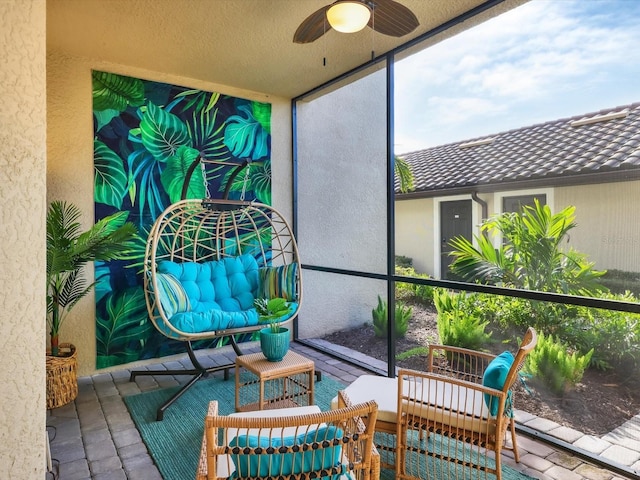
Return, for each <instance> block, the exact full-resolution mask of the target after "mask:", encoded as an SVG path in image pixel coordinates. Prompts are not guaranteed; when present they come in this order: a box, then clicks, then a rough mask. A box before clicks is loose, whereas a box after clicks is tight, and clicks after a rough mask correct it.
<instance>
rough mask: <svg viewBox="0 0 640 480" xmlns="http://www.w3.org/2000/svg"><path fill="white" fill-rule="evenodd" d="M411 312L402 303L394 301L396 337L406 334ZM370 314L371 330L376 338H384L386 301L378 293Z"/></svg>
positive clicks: (386, 317) (386, 315) (385, 331)
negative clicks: (376, 303)
mask: <svg viewBox="0 0 640 480" xmlns="http://www.w3.org/2000/svg"><path fill="white" fill-rule="evenodd" d="M412 314H413V309H412V308H411V307H408V306H406V305H404V304H402V303H399V302H398V303H396V314H395V333H396V337H404V336H405V335H406V334H407V330H408V328H409V320H410V319H411V315H412ZM371 316H372V317H373V332H374V334H375V336H376V337H378V338H385V337H386V336H387V319H388V318H389V316H388V314H387V302H385V301H384V300H382V298H380V295H378V305H377V306H376V308H374V309H373V310H371Z"/></svg>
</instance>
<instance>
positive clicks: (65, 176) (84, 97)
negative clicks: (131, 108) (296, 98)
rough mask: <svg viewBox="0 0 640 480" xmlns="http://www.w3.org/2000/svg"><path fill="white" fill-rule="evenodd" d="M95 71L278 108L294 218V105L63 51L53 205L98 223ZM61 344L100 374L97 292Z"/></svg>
mask: <svg viewBox="0 0 640 480" xmlns="http://www.w3.org/2000/svg"><path fill="white" fill-rule="evenodd" d="M151 40H152V39H150V41H151ZM92 69H95V70H103V71H108V72H114V73H119V74H122V75H128V76H132V77H137V78H142V79H147V80H154V81H159V82H165V83H172V84H175V85H183V86H187V87H192V88H198V89H201V90H207V91H216V92H221V93H224V94H229V95H234V96H238V97H242V98H249V99H254V100H259V101H263V102H270V103H271V104H272V117H271V133H272V138H271V146H272V152H271V156H272V176H273V178H274V183H273V185H272V188H273V204H274V206H275V207H276V208H278V209H279V210H281V211H282V213H283V214H284V215H285V216H286V217H287V218H289V219H290V218H291V217H290V215H291V210H292V209H291V127H290V125H291V111H290V101H289V100H287V99H282V98H273V97H268V96H266V95H261V94H257V93H255V92H247V91H242V90H238V89H235V88H232V87H229V86H224V85H217V84H211V83H208V82H202V81H198V80H194V79H188V78H181V77H176V76H171V75H167V74H163V73H160V72H150V71H146V70H141V69H139V68H135V67H131V66H123V65H113V64H108V63H104V62H101V61H100V52H99V51H96V52H94V58H91V59H88V58H79V57H72V56H69V55H65V54H64V53H63V52H58V51H55V52H48V55H47V89H48V94H47V121H48V141H47V145H48V165H47V187H48V193H47V197H48V200H49V201H52V200H66V201H70V202H73V203H75V204H77V205H78V206H79V207H80V208H81V209H82V211H83V220H84V223H85V224H86V225H85V226H86V227H88V226H89V222H92V221H93V219H94V216H93V122H92V96H91V70H92ZM87 272H88V274H89V275H90V276H91V277H92V276H93V269H92V268H87ZM60 341H61V342H71V343H73V344H74V345H75V346H76V347H77V348H78V368H79V373H80V374H81V375H86V374H90V373H93V372H94V371H95V356H96V341H95V297H94V295H93V292H92V293H91V294H90V295H88V296H87V297H86V298H84V299H83V300H82V301H81V302H80V303H79V304H78V305H77V306H76V307H75V308H74V310H73V311H72V312H71V313H70V315H69V317H68V319H67V320H66V321H65V323H64V324H63V327H62V329H61V332H60ZM152 361H154V360H152ZM146 363H149V362H146ZM115 368H116V369H117V368H118V367H115Z"/></svg>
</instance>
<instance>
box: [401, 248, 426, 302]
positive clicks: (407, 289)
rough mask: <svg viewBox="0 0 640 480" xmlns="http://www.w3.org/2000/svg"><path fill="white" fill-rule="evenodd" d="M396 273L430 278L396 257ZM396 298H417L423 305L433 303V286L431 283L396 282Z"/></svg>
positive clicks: (404, 275)
mask: <svg viewBox="0 0 640 480" xmlns="http://www.w3.org/2000/svg"><path fill="white" fill-rule="evenodd" d="M395 274H396V275H400V276H403V277H416V278H429V275H427V274H425V273H417V272H416V271H415V269H414V268H413V267H411V266H404V265H401V264H400V263H398V259H397V258H396V268H395ZM396 298H402V299H405V300H415V301H418V302H420V303H421V304H423V305H432V304H433V287H432V286H431V285H418V284H416V283H409V282H397V283H396Z"/></svg>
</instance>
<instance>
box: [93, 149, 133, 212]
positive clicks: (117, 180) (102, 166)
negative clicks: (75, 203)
mask: <svg viewBox="0 0 640 480" xmlns="http://www.w3.org/2000/svg"><path fill="white" fill-rule="evenodd" d="M93 145H94V146H93V149H94V152H93V157H94V168H95V176H94V187H93V188H94V195H95V199H96V201H98V202H100V203H104V204H106V205H111V206H112V207H115V208H121V207H122V199H123V198H124V196H125V194H126V193H127V174H126V173H125V170H124V166H123V163H122V159H121V158H120V157H119V156H118V154H117V153H116V152H114V151H113V150H111V149H110V148H109V147H107V146H106V145H105V144H104V143H102V142H101V141H100V140H96V141H94V142H93Z"/></svg>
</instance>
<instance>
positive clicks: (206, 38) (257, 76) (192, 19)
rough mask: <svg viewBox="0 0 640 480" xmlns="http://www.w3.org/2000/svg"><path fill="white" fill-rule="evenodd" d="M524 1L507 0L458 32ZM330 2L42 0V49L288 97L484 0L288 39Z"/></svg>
mask: <svg viewBox="0 0 640 480" xmlns="http://www.w3.org/2000/svg"><path fill="white" fill-rule="evenodd" d="M524 1H526V0H507V1H506V2H504V3H503V4H501V5H499V6H498V7H497V8H494V9H492V10H491V11H490V12H488V13H486V14H484V15H483V16H481V17H477V19H476V20H473V21H472V22H469V23H465V24H464V25H463V26H461V27H460V28H462V29H464V28H468V26H469V25H472V24H475V23H477V22H478V21H480V19H481V18H488V17H491V16H495V15H497V14H498V13H499V12H501V11H504V10H507V9H509V8H513V7H514V6H515V5H517V4H521V3H523V2H524ZM331 2H332V0H47V49H48V52H49V53H57V54H62V55H72V56H81V57H87V58H98V59H99V60H101V61H107V62H113V63H117V64H122V65H130V66H136V67H140V68H144V69H148V70H150V71H159V72H164V73H170V74H175V75H179V76H184V77H187V78H195V79H201V80H205V81H210V82H213V83H218V84H223V85H230V86H233V87H236V88H241V89H246V90H250V91H254V92H260V93H266V94H269V95H274V96H280V97H285V98H293V97H295V96H297V95H300V94H301V93H304V92H306V91H309V90H311V89H312V88H314V87H316V86H318V85H320V84H322V83H324V82H326V81H328V80H330V79H332V78H334V77H336V76H338V75H339V74H341V73H344V72H346V71H349V70H351V69H352V68H354V67H357V66H359V65H362V64H363V63H365V62H367V61H368V60H369V59H370V58H371V50H372V47H373V49H374V50H375V53H376V55H380V54H382V53H384V52H387V51H389V50H392V49H393V48H395V47H397V46H399V45H401V44H403V43H405V42H407V41H408V40H410V39H411V38H415V37H417V36H419V35H421V34H422V33H424V32H427V31H429V30H431V29H433V28H435V27H437V26H439V25H441V24H443V23H445V22H447V21H449V20H451V19H452V18H455V17H457V16H458V15H460V14H462V13H464V12H466V11H468V10H470V9H472V8H474V7H476V6H478V5H480V4H482V3H484V2H483V0H400V3H402V4H403V5H405V6H407V7H408V8H410V9H411V10H412V11H413V12H414V13H415V15H416V16H417V17H418V20H419V21H420V26H419V27H418V28H417V29H416V30H415V31H414V32H412V33H411V34H409V35H407V36H405V37H402V38H395V37H389V36H385V35H382V34H379V33H373V34H372V31H371V30H370V29H369V28H365V29H364V30H363V31H361V32H358V33H355V34H343V33H338V32H335V31H330V32H328V33H327V34H325V35H324V36H323V37H321V38H320V39H319V40H317V41H316V42H314V43H311V44H305V45H300V44H294V43H293V34H294V32H295V30H296V28H297V27H298V25H299V24H300V23H301V22H302V21H303V20H304V19H305V18H306V17H307V16H308V15H310V14H311V13H313V12H315V11H316V10H317V9H319V8H321V7H322V6H324V5H326V4H328V3H331ZM421 48H422V47H421ZM96 52H99V54H98V55H97V54H96ZM324 57H326V59H327V65H326V66H323V58H324Z"/></svg>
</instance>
